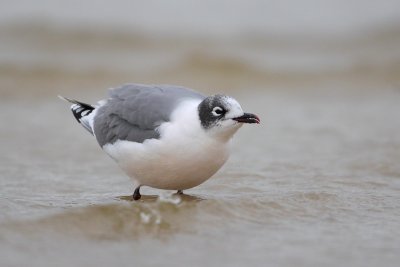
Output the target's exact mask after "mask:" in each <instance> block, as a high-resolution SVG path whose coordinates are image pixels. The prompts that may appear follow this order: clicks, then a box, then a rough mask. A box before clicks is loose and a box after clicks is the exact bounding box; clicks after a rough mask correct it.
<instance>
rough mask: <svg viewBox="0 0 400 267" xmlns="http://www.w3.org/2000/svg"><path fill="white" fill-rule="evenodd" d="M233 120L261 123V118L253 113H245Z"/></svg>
mask: <svg viewBox="0 0 400 267" xmlns="http://www.w3.org/2000/svg"><path fill="white" fill-rule="evenodd" d="M233 120H235V121H237V122H241V123H257V124H258V123H260V118H259V117H258V116H257V115H255V114H251V113H244V114H243V116H240V117H236V118H233Z"/></svg>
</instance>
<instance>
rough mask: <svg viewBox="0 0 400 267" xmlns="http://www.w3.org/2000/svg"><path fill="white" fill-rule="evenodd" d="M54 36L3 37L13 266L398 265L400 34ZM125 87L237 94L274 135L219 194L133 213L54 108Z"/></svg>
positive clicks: (247, 133) (217, 182)
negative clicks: (169, 87)
mask: <svg viewBox="0 0 400 267" xmlns="http://www.w3.org/2000/svg"><path fill="white" fill-rule="evenodd" d="M355 2H357V1H355ZM389 2H390V1H389ZM69 22H71V21H69ZM249 23H250V22H249ZM251 23H253V22H251ZM251 23H250V24H251ZM44 24H46V23H44ZM44 24H43V22H35V23H26V22H24V23H17V24H13V23H10V24H3V25H2V26H0V33H1V36H2V38H3V39H2V42H0V96H1V99H0V111H1V112H0V122H1V124H0V147H1V148H2V152H3V153H1V155H0V211H1V212H0V265H1V266H28V265H29V266H54V265H57V266H71V265H72V266H88V265H90V266H91V265H97V266H109V265H127V264H133V265H134V266H137V265H149V266H160V265H162V266H176V265H191V266H192V265H194V266H196V265H198V266H203V265H209V266H244V265H249V266H251V265H253V266H265V265H271V266H294V265H295V266H321V265H323V266H397V265H398V262H399V261H400V256H399V254H398V251H399V250H400V241H399V229H400V194H399V193H400V164H399V160H400V135H399V133H400V119H399V114H400V90H399V85H400V79H399V77H400V51H399V50H398V49H397V47H399V45H400V38H399V37H400V35H399V34H398V30H397V29H396V28H395V27H394V28H393V27H392V28H390V29H389V30H388V29H386V30H379V29H378V30H376V31H373V32H369V33H368V34H366V35H363V34H359V35H353V34H349V35H344V36H342V38H340V37H335V38H333V39H329V40H327V39H325V38H322V39H318V38H316V39H307V38H303V37H302V36H297V35H294V36H291V37H290V35H285V38H278V39H276V38H271V36H270V35H268V34H266V35H263V36H258V37H257V36H252V37H251V38H250V37H249V38H239V39H240V40H241V41H237V42H232V40H239V39H235V38H234V39H231V38H232V37H227V36H222V37H221V36H219V38H212V37H210V38H209V39H207V38H204V36H203V37H201V38H196V37H193V35H190V34H189V35H188V36H185V35H180V36H177V37H176V38H175V37H173V38H171V36H170V35H167V36H162V35H161V36H159V35H157V36H155V35H152V34H150V35H146V34H144V33H138V32H136V31H133V32H129V31H128V32H124V31H115V32H114V31H112V30H110V29H104V30H101V29H95V30H94V29H91V28H79V29H76V28H74V27H69V26H68V27H67V26H65V25H64V26H65V27H64V26H62V27H60V26H59V25H58V26H54V25H52V26H49V25H44ZM67 24H68V23H67ZM227 25H230V24H229V23H228V24H227ZM224 32H225V31H224ZM228 32H229V31H228ZM250 32H251V31H250ZM194 35H196V34H194ZM255 37H257V38H255ZM275 37H276V36H275ZM126 82H142V83H172V84H181V85H186V86H189V87H192V88H196V89H198V90H200V91H202V92H204V93H207V94H211V93H217V92H219V93H220V92H224V93H227V94H230V95H232V96H234V97H235V98H236V99H238V100H239V102H240V103H241V104H242V106H243V108H244V109H245V110H246V111H248V112H253V113H255V114H258V115H259V116H260V118H261V120H262V124H261V125H257V126H253V125H246V126H245V127H243V128H242V129H240V131H239V132H238V133H237V135H236V136H235V138H234V142H233V148H232V155H231V158H230V160H229V161H228V163H227V164H226V165H225V166H224V167H223V168H222V169H221V170H220V171H219V172H218V173H217V174H216V175H215V176H214V177H213V178H212V179H210V180H209V181H207V182H206V183H204V184H202V185H200V186H198V187H196V188H193V189H190V190H187V191H185V193H186V195H184V196H182V197H180V196H176V195H171V194H170V192H161V191H160V190H153V189H150V188H143V191H142V193H143V194H144V195H145V196H144V197H143V199H142V200H141V201H138V202H133V201H131V200H130V195H131V193H132V190H133V188H132V184H131V182H130V181H129V179H128V178H127V177H126V176H125V175H124V174H123V173H122V172H121V171H120V170H119V169H118V168H117V166H116V165H115V163H114V162H113V161H112V160H111V159H110V158H108V157H107V156H106V155H105V154H104V153H103V152H102V151H101V149H100V148H99V147H98V146H97V144H96V142H95V140H93V138H92V136H90V135H89V134H88V133H87V132H86V131H84V130H83V129H82V128H81V127H80V126H79V125H78V124H77V123H76V122H75V120H74V118H73V117H72V116H71V114H70V112H69V110H68V106H67V105H66V104H65V103H64V102H62V101H59V99H58V98H57V97H56V96H57V95H58V94H61V95H65V96H67V97H74V98H77V99H80V100H82V101H87V102H95V101H96V100H99V99H101V98H104V97H105V95H106V89H107V88H109V87H112V86H117V85H119V84H122V83H126Z"/></svg>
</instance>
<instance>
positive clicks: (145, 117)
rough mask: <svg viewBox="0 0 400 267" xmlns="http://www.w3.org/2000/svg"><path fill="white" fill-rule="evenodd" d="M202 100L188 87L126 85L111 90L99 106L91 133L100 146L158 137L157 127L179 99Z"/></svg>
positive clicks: (168, 115) (202, 97)
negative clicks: (104, 101) (92, 132)
mask: <svg viewBox="0 0 400 267" xmlns="http://www.w3.org/2000/svg"><path fill="white" fill-rule="evenodd" d="M187 98H193V99H204V96H203V95H201V94H199V93H196V92H194V91H192V90H190V89H187V88H184V87H178V86H169V85H154V86H153V85H141V84H127V85H124V86H122V87H119V88H116V89H112V90H111V91H110V98H109V99H108V100H107V102H106V103H105V104H104V105H102V106H101V107H99V109H98V110H97V113H96V116H95V118H94V133H95V136H96V138H97V141H98V142H99V144H100V146H104V145H106V144H112V143H114V142H116V141H117V140H127V141H132V142H138V143H142V142H143V141H144V140H146V139H152V138H159V137H160V135H159V133H158V132H157V127H159V126H160V125H161V124H162V123H164V122H167V121H169V120H170V116H171V113H172V112H173V110H174V108H175V107H176V106H177V105H178V104H179V102H180V101H181V100H183V99H187Z"/></svg>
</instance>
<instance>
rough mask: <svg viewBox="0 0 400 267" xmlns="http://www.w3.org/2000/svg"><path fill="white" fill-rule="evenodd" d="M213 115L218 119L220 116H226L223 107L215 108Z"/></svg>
mask: <svg viewBox="0 0 400 267" xmlns="http://www.w3.org/2000/svg"><path fill="white" fill-rule="evenodd" d="M212 114H213V115H214V116H216V117H218V116H220V115H222V114H224V109H223V108H221V107H215V108H213V110H212Z"/></svg>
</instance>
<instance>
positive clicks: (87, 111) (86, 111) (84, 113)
mask: <svg viewBox="0 0 400 267" xmlns="http://www.w3.org/2000/svg"><path fill="white" fill-rule="evenodd" d="M89 112H90V110H85V111H84V112H82V113H81V116H82V117H84V116H86V115H87V114H88V113H89Z"/></svg>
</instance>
